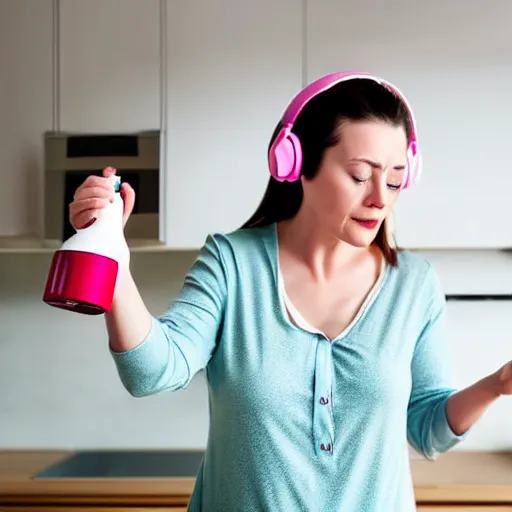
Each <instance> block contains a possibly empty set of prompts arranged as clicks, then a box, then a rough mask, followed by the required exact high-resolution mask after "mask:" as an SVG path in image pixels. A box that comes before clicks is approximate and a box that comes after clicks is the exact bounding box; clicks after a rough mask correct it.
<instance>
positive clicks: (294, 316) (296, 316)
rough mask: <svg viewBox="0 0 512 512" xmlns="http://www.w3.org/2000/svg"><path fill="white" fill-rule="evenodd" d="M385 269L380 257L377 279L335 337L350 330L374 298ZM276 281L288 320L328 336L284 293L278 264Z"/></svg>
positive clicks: (383, 261)
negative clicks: (349, 319) (313, 324)
mask: <svg viewBox="0 0 512 512" xmlns="http://www.w3.org/2000/svg"><path fill="white" fill-rule="evenodd" d="M385 269H386V261H385V260H384V259H382V263H381V268H380V273H379V277H378V279H377V281H376V282H375V284H374V285H373V286H372V289H371V290H370V293H369V294H368V295H367V297H366V299H365V301H364V302H363V304H362V305H361V307H360V308H359V310H358V312H357V314H356V315H355V317H354V319H353V320H352V322H350V324H349V325H348V326H347V327H346V328H345V329H344V330H343V331H342V332H340V333H339V334H338V335H337V336H336V338H338V337H339V336H341V335H342V334H343V333H345V332H348V331H350V329H351V328H352V327H353V326H354V324H355V323H356V322H357V321H358V320H359V318H360V317H361V315H362V314H363V313H364V311H365V309H366V308H367V307H368V305H369V304H370V303H371V301H372V300H373V299H374V297H375V296H376V295H377V293H378V292H379V291H380V288H381V286H382V282H383V279H384V270H385ZM277 272H278V283H279V293H280V295H281V297H282V302H283V303H284V307H285V308H286V310H287V312H288V315H289V316H290V321H291V322H292V323H294V324H295V325H296V326H297V327H300V328H301V329H304V330H305V331H308V332H311V333H314V334H321V335H322V336H325V337H326V338H329V337H328V336H327V335H326V334H325V333H324V332H322V331H320V330H319V329H316V328H315V327H313V326H312V325H311V324H310V323H309V322H307V320H306V319H305V318H304V317H303V316H302V315H301V314H300V312H299V310H298V309H297V308H296V307H295V306H294V304H293V303H292V301H291V300H290V298H289V297H288V294H287V293H286V289H285V287H284V280H283V275H282V273H281V267H280V266H279V265H278V269H277Z"/></svg>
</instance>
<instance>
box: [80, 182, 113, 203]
mask: <svg viewBox="0 0 512 512" xmlns="http://www.w3.org/2000/svg"><path fill="white" fill-rule="evenodd" d="M95 198H96V199H107V200H110V201H113V200H114V190H113V189H112V187H101V186H94V187H93V186H91V187H78V188H77V189H76V192H75V194H74V195H73V200H74V201H77V202H78V201H85V200H86V199H95Z"/></svg>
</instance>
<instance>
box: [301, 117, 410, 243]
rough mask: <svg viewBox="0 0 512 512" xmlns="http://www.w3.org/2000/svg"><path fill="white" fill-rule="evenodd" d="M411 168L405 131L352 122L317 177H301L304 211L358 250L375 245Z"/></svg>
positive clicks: (344, 127)
mask: <svg viewBox="0 0 512 512" xmlns="http://www.w3.org/2000/svg"><path fill="white" fill-rule="evenodd" d="M406 163H407V137H406V133H405V130H404V128H403V127H401V126H400V127H397V126H393V125H391V124H388V123H385V122H382V121H357V122H354V121H347V122H345V123H343V124H342V125H341V126H340V141H339V142H338V144H337V145H336V146H333V147H331V148H328V149H327V150H326V151H325V153H324V157H323V160H322V162H321V164H320V168H319V170H318V173H317V175H316V176H315V178H313V179H311V180H307V179H304V178H302V184H303V189H304V200H303V208H304V209H305V210H306V211H308V212H309V213H310V214H312V215H314V216H315V222H316V223H317V224H318V226H319V228H320V229H322V231H326V232H329V234H331V235H333V236H334V237H336V238H337V239H339V240H341V241H344V242H346V243H349V244H350V245H353V246H356V247H366V246H368V245H370V244H371V243H372V242H373V240H374V239H375V236H376V234H377V232H378V230H379V227H380V225H381V224H382V222H383V220H384V219H385V218H386V217H387V216H388V215H389V213H390V211H391V209H392V207H393V205H394V204H395V201H396V200H397V198H398V194H399V191H400V186H401V183H402V180H403V179H404V177H405V168H406Z"/></svg>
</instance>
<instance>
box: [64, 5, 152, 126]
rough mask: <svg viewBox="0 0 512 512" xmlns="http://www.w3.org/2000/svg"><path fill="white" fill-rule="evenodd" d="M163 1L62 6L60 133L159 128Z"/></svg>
mask: <svg viewBox="0 0 512 512" xmlns="http://www.w3.org/2000/svg"><path fill="white" fill-rule="evenodd" d="M159 14H160V2H159V0H143V1H142V0H87V1H83V0H61V1H60V76H61V81H60V109H61V112H60V119H61V123H60V128H61V129H62V130H65V131H81V132H112V131H118V132H128V131H134V130H147V129H158V128H159V126H160V114H159V109H160V23H159V19H160V16H159Z"/></svg>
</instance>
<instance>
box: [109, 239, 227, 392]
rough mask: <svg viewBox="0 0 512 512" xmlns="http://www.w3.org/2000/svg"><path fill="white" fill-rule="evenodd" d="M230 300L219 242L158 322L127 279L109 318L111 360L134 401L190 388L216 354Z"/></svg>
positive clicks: (206, 249)
mask: <svg viewBox="0 0 512 512" xmlns="http://www.w3.org/2000/svg"><path fill="white" fill-rule="evenodd" d="M226 296H227V279H226V274H225V270H224V266H223V264H222V259H221V254H220V247H219V242H218V240H217V239H216V238H215V237H213V236H209V237H208V238H207V240H206V243H205V245H204V246H203V248H202V249H201V251H200V253H199V256H198V257H197V259H196V261H195V262H194V264H193V266H192V268H191V269H190V271H189V272H188V274H187V275H186V277H185V281H184V284H183V287H182V289H181V290H180V292H179V293H178V295H177V297H176V298H175V299H174V300H173V301H172V303H171V305H170V306H169V308H168V309H167V311H166V312H165V313H164V314H163V315H161V316H159V317H158V318H156V317H154V316H152V315H151V314H150V313H149V312H148V310H147V309H146V306H145V305H144V302H143V301H142V298H141V297H140V294H139V292H138V290H137V287H136V285H135V283H134V281H133V278H132V277H131V276H130V275H125V276H121V281H120V284H119V287H118V289H117V290H116V298H115V299H114V306H113V308H112V310H111V311H110V312H109V313H108V314H107V315H106V317H107V328H108V333H109V338H110V349H111V354H112V356H113V358H114V361H115V364H116V366H117V370H118V373H119V376H120V378H121V381H122V383H123V385H124V386H125V388H126V389H127V390H128V391H129V392H130V393H131V394H132V395H133V396H147V395H152V394H156V393H160V392H163V391H174V390H177V389H182V388H185V387H186V386H187V385H188V384H189V382H190V380H191V379H192V377H193V376H194V375H195V374H196V373H197V372H199V371H200V370H202V369H204V368H205V367H206V365H207V364H208V361H209V360H210V358H211V356H212V354H213V352H214V350H215V347H216V342H217V336H218V332H219V328H220V325H221V322H222V319H223V316H224V309H225V303H226Z"/></svg>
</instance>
